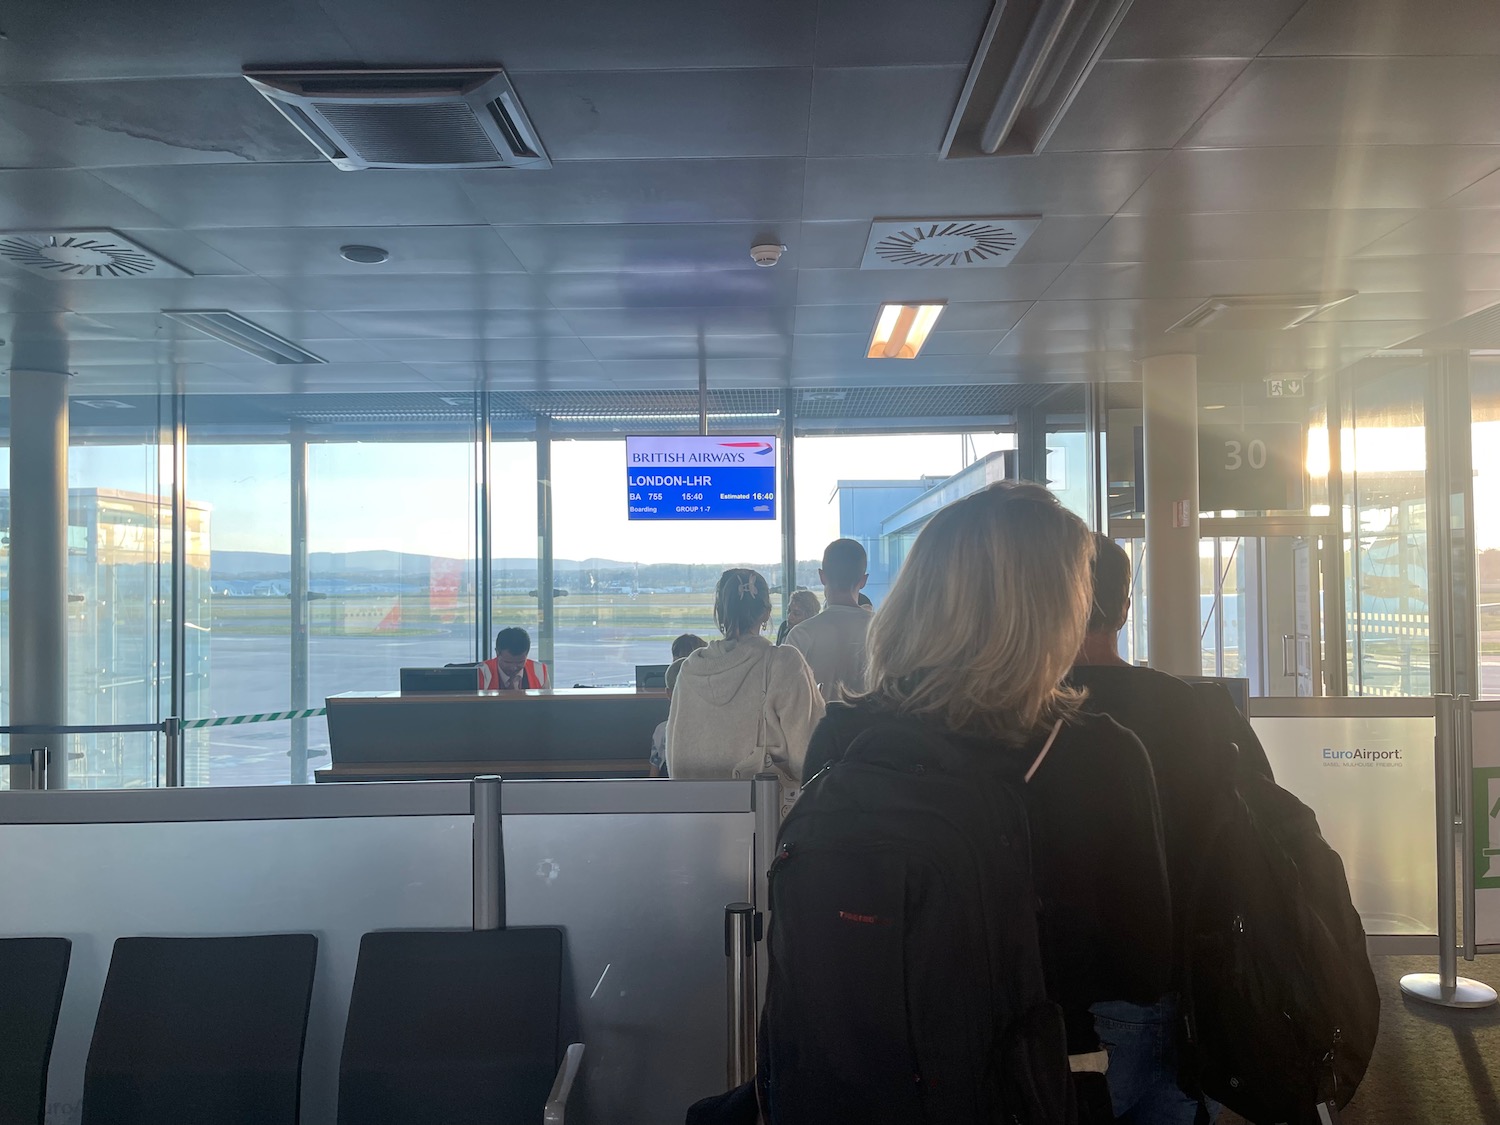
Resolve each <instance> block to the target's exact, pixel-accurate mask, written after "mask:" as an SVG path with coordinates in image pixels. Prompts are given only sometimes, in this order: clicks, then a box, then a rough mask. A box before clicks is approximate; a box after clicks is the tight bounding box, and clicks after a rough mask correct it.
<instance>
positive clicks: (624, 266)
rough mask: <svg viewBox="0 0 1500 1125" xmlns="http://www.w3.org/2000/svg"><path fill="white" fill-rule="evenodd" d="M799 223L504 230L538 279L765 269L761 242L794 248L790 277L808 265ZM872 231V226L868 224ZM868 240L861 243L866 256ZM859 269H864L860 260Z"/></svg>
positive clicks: (785, 266) (785, 262)
mask: <svg viewBox="0 0 1500 1125" xmlns="http://www.w3.org/2000/svg"><path fill="white" fill-rule="evenodd" d="M797 229H798V226H797V224H791V223H788V224H787V229H786V230H782V229H781V228H780V227H778V226H777V225H776V224H774V223H773V224H763V225H757V224H753V223H639V224H623V223H622V224H614V225H601V224H598V223H585V224H580V225H553V226H501V227H495V228H494V230H495V231H496V233H497V234H498V235H499V237H501V238H503V239H504V240H505V242H506V244H507V245H508V246H509V247H510V249H511V250H512V251H514V252H515V256H516V258H517V259H518V260H519V262H520V264H521V265H522V266H523V267H524V268H525V269H527V270H529V271H531V272H532V273H534V274H539V275H545V274H555V273H578V272H607V271H613V270H665V271H681V270H691V269H695V268H696V269H712V270H730V269H746V270H760V269H763V268H764V267H761V266H757V265H756V264H755V263H754V262H752V261H751V260H750V247H752V246H754V245H755V244H756V243H759V242H778V243H781V244H784V245H788V249H787V252H786V254H785V255H783V257H782V259H781V261H780V263H778V264H777V265H776V266H775V267H774V269H775V272H777V273H783V272H790V271H791V270H792V269H795V268H796V267H797V265H798V264H799V263H801V264H806V263H805V262H803V250H802V247H801V246H800V245H799V242H800V240H799V239H798V238H796V237H794V235H795V232H796V231H797ZM865 229H866V230H868V224H865ZM863 252H864V240H863V238H861V240H860V254H863ZM853 264H854V265H856V266H857V265H858V264H859V256H858V255H856V257H855V261H854V263H853Z"/></svg>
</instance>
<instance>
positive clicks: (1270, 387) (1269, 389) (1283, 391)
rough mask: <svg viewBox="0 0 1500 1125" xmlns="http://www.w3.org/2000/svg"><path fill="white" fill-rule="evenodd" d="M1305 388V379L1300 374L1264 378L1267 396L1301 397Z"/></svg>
mask: <svg viewBox="0 0 1500 1125" xmlns="http://www.w3.org/2000/svg"><path fill="white" fill-rule="evenodd" d="M1306 390H1307V380H1306V379H1304V378H1302V377H1301V376H1300V375H1294V376H1291V377H1289V378H1284V377H1277V378H1274V379H1267V380H1266V397H1267V398H1301V397H1302V396H1303V395H1304V394H1305V393H1306Z"/></svg>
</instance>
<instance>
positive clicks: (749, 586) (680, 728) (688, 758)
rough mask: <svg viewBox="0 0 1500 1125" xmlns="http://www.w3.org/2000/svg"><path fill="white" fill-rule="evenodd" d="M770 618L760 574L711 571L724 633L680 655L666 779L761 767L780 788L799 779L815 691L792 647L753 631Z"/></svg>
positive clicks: (815, 708) (744, 772)
mask: <svg viewBox="0 0 1500 1125" xmlns="http://www.w3.org/2000/svg"><path fill="white" fill-rule="evenodd" d="M770 619H771V589H770V587H769V586H768V585H766V580H765V578H763V577H762V576H761V575H760V574H758V573H757V572H756V571H753V570H746V569H742V568H738V567H737V568H735V569H733V570H726V571H725V572H724V573H723V574H722V575H720V576H719V586H718V590H717V592H716V594H715V596H714V620H715V621H717V622H718V625H719V631H720V632H721V633H723V634H724V638H723V640H716V641H712V642H710V643H709V645H708V647H707V648H700V649H699V650H698V651H697V652H695V653H693V654H692V655H691V656H689V657H688V658H687V659H686V660H684V661H683V663H682V668H681V671H680V672H679V674H678V677H677V686H676V687H675V688H674V689H673V691H672V709H671V711H670V712H669V713H668V716H667V772H668V773H669V774H670V775H671V776H672V777H673V778H677V779H687V778H750V777H754V776H755V775H756V774H758V773H761V772H763V771H765V770H768V769H769V770H774V771H775V772H776V773H777V774H779V775H780V776H781V780H782V786H783V789H784V790H789V789H795V787H796V786H798V785H800V784H801V782H802V762H803V759H804V758H805V757H806V756H807V743H808V740H809V739H810V738H811V737H812V732H813V728H814V727H815V726H817V725H818V720H820V719H821V718H822V717H823V697H822V696H821V695H819V694H818V685H817V684H816V683H815V682H814V681H813V677H812V672H811V671H810V670H809V669H808V667H807V661H805V660H804V659H803V658H802V654H801V653H800V652H798V651H797V650H796V649H795V648H790V647H782V648H777V647H775V646H774V645H772V644H771V642H770V641H768V640H766V639H765V638H764V637H762V636H761V635H760V633H761V630H762V629H764V628H765V627H766V622H767V621H769V620H770Z"/></svg>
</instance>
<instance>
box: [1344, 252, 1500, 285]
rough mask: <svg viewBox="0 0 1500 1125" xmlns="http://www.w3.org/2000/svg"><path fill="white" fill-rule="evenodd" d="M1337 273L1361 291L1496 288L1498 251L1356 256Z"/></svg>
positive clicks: (1499, 280)
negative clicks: (1380, 256) (1384, 256)
mask: <svg viewBox="0 0 1500 1125" xmlns="http://www.w3.org/2000/svg"><path fill="white" fill-rule="evenodd" d="M1339 277H1340V278H1341V279H1342V280H1344V281H1346V282H1347V284H1348V285H1349V286H1350V287H1351V288H1354V289H1358V290H1359V291H1360V292H1361V293H1409V292H1413V291H1420V290H1424V289H1430V290H1441V289H1444V288H1452V287H1457V288H1458V289H1459V290H1478V291H1481V292H1482V291H1484V290H1491V289H1500V254H1413V255H1407V256H1403V257H1396V258H1356V259H1354V260H1353V261H1350V262H1344V263H1341V264H1340V267H1339Z"/></svg>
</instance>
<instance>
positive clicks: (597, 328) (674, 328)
mask: <svg viewBox="0 0 1500 1125" xmlns="http://www.w3.org/2000/svg"><path fill="white" fill-rule="evenodd" d="M557 315H558V316H559V317H561V318H562V319H564V321H565V322H566V323H567V324H568V325H569V326H570V327H571V329H572V331H574V332H576V333H577V334H578V335H580V336H688V337H694V338H696V337H697V336H698V335H700V334H702V335H725V336H762V335H785V334H787V333H789V332H791V330H792V318H793V312H792V310H791V309H790V308H788V307H786V306H777V307H761V308H714V307H711V306H701V307H697V308H692V307H688V308H667V307H658V308H630V309H627V308H597V309H585V308H578V309H565V310H563V311H562V312H560V313H558V314H557Z"/></svg>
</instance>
